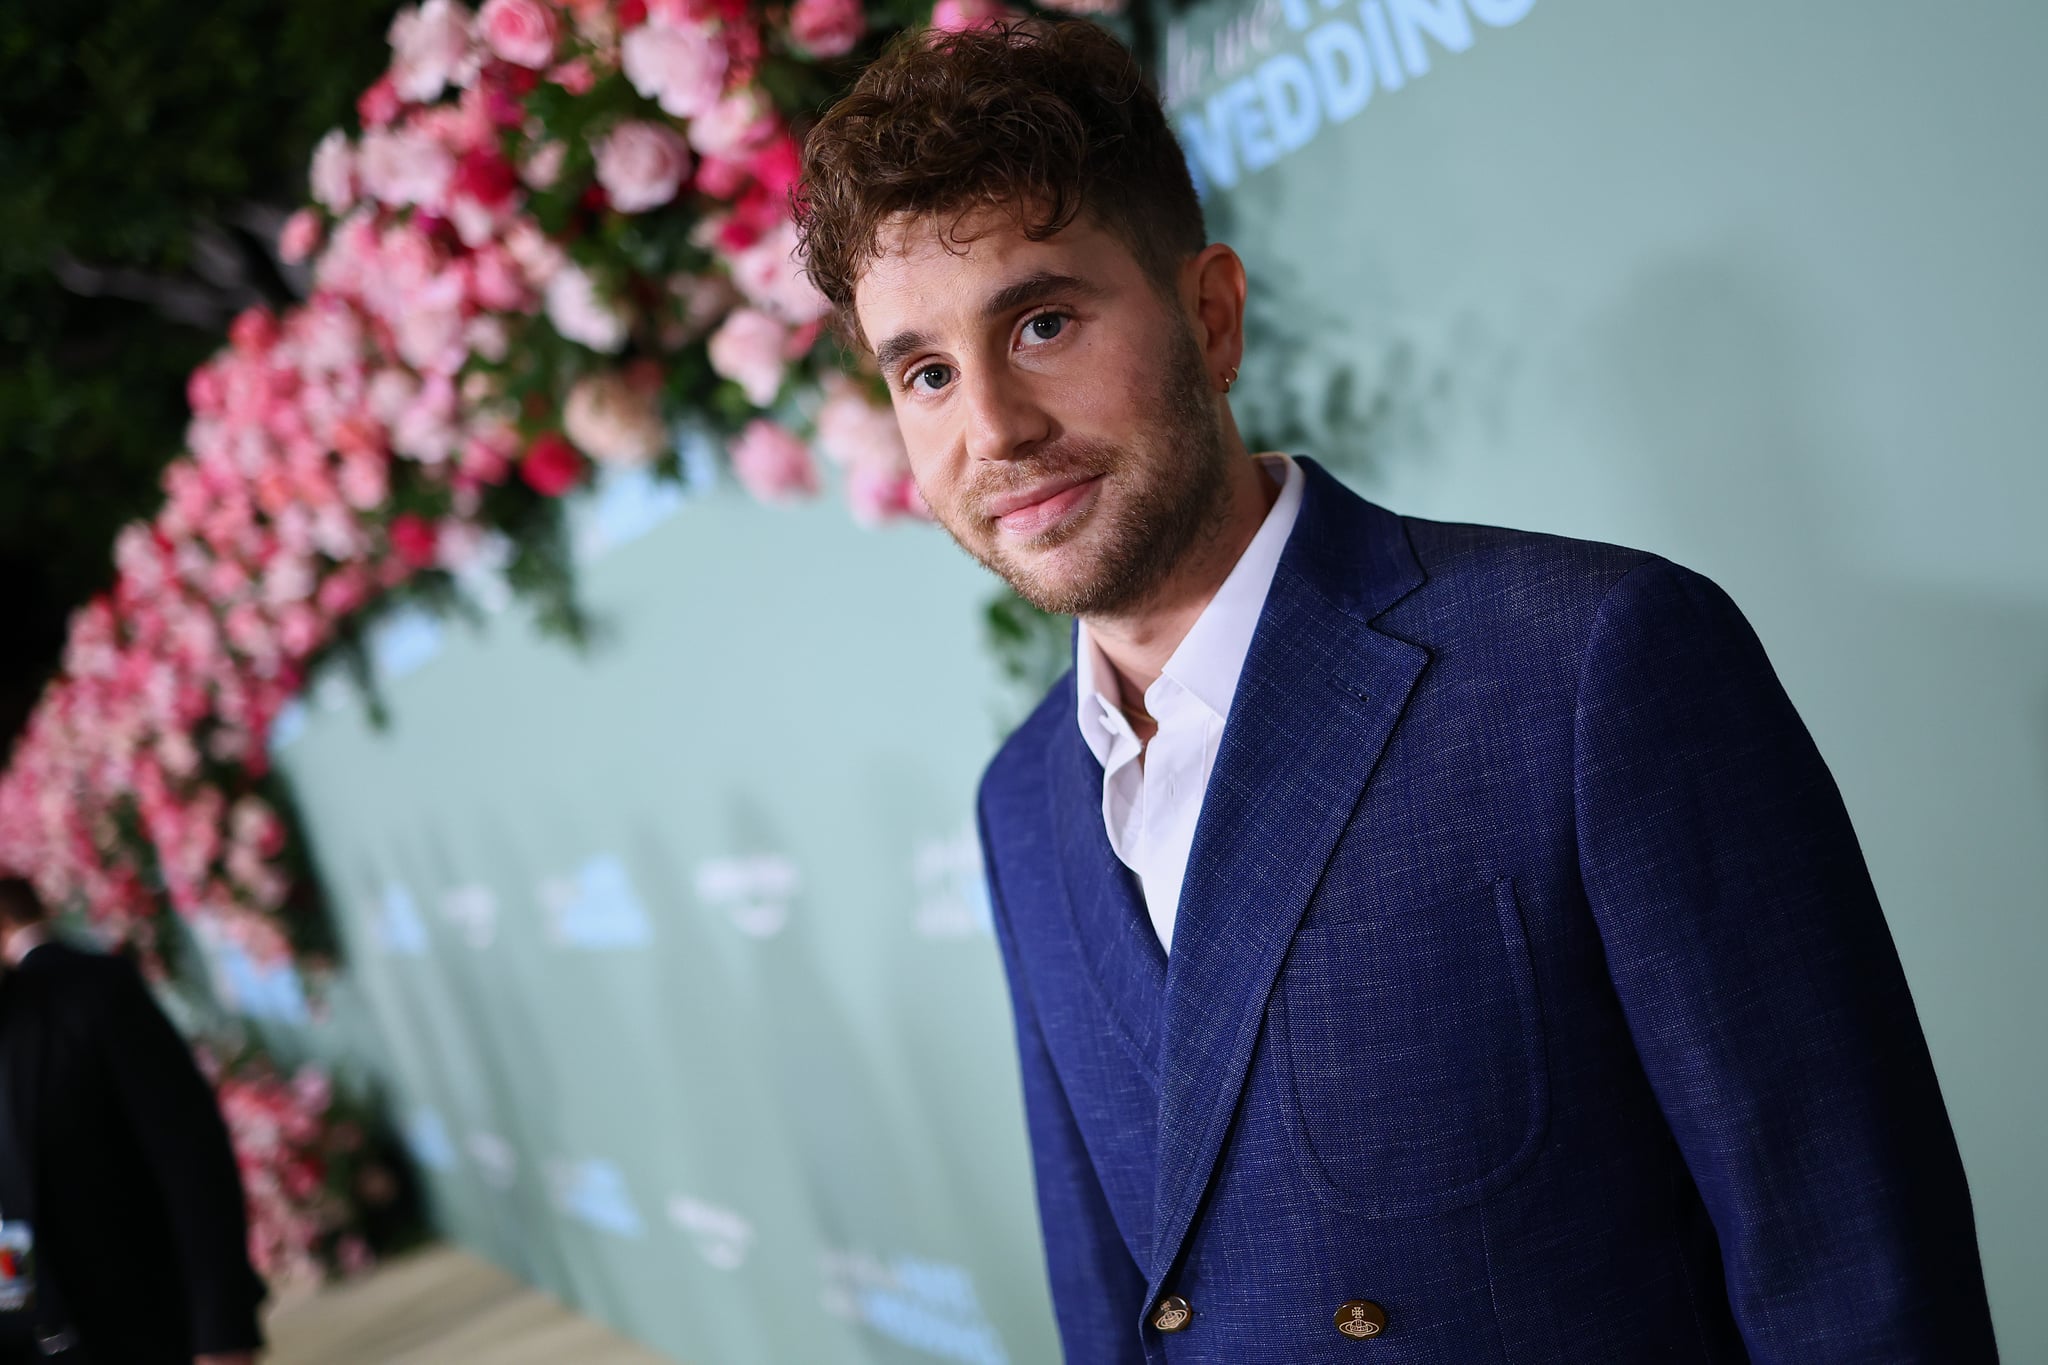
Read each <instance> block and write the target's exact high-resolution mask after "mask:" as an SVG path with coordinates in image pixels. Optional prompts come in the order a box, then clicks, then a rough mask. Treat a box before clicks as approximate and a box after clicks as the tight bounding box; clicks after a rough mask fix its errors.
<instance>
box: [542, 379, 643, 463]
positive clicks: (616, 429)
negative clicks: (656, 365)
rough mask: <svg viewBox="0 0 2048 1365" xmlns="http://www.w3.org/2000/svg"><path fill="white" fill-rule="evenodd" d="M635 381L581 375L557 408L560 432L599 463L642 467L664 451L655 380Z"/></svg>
mask: <svg viewBox="0 0 2048 1365" xmlns="http://www.w3.org/2000/svg"><path fill="white" fill-rule="evenodd" d="M653 379H654V381H655V382H653V383H647V382H644V381H643V382H635V380H634V379H632V378H629V377H628V376H626V375H623V374H618V373H616V372H614V373H606V374H592V375H586V376H584V377H583V378H582V379H579V380H577V381H576V383H575V384H574V386H572V387H571V388H570V390H569V397H568V399H567V400H566V401H565V402H564V403H563V404H562V430H563V432H564V433H566V434H567V435H568V437H569V439H570V440H572V441H574V442H575V443H576V444H577V445H578V446H580V447H581V448H582V449H583V450H585V451H587V452H588V453H589V454H590V456H591V457H592V458H593V459H596V460H598V461H599V462H601V463H604V464H627V465H637V464H646V463H647V462H648V461H649V460H652V459H653V458H654V457H655V456H657V455H659V454H661V452H662V451H663V450H664V449H666V448H667V446H668V432H667V430H666V429H665V428H664V427H663V426H662V423H661V407H660V389H659V383H660V377H659V375H655V376H653Z"/></svg>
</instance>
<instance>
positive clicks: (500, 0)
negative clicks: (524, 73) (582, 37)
mask: <svg viewBox="0 0 2048 1365" xmlns="http://www.w3.org/2000/svg"><path fill="white" fill-rule="evenodd" d="M476 18H477V27H478V28H479V29H480V30H482V32H483V39H484V46H486V47H488V48H490V50H491V51H493V52H495V53H497V54H498V55H499V56H500V57H503V58H504V59H505V60H506V61H508V62H511V63H512V64H513V65H514V66H524V67H528V68H531V69H532V70H535V71H538V70H540V69H541V68H542V67H544V66H546V65H547V64H548V63H549V62H550V61H553V60H554V56H555V43H556V41H557V40H558V39H559V38H560V36H561V34H560V29H559V26H558V25H557V24H556V23H555V11H554V7H553V6H552V5H548V4H544V3H542V0H485V2H484V7H483V9H482V10H480V11H479V12H478V13H477V17H476Z"/></svg>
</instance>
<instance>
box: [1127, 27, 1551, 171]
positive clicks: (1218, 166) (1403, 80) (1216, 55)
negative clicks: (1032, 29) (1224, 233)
mask: <svg viewBox="0 0 2048 1365" xmlns="http://www.w3.org/2000/svg"><path fill="white" fill-rule="evenodd" d="M1535 6H1536V0H1357V2H1356V3H1354V2H1353V0H1259V3H1257V4H1254V5H1253V6H1251V7H1250V8H1249V9H1248V10H1247V11H1245V13H1244V14H1243V15H1241V16H1240V17H1238V18H1235V19H1233V20H1230V21H1228V22H1226V23H1225V25H1224V26H1223V28H1222V30H1221V31H1220V32H1219V33H1218V34H1217V35H1216V36H1215V38H1214V40H1213V41H1212V42H1210V43H1202V44H1198V43H1194V42H1191V41H1190V40H1189V39H1188V37H1187V35H1186V33H1185V32H1184V31H1183V30H1182V29H1181V27H1180V26H1179V25H1175V26H1174V27H1173V28H1172V29H1170V30H1169V31H1168V34H1167V43H1166V79H1165V82H1164V84H1165V94H1166V102H1167V104H1168V105H1169V106H1170V107H1172V108H1173V109H1175V110H1176V111H1181V112H1180V117H1179V118H1178V120H1177V125H1176V126H1177V128H1178V130H1179V133H1180V139H1181V143H1182V145H1183V146H1185V147H1186V148H1187V153H1188V169H1189V170H1191V171H1192V172H1193V173H1194V177H1195V184H1196V187H1197V188H1198V189H1200V190H1201V191H1202V193H1203V194H1205V195H1206V194H1207V193H1208V192H1209V190H1210V189H1211V188H1212V187H1213V188H1217V189H1229V188H1230V187H1231V186H1233V185H1235V184H1237V182H1238V180H1239V178H1240V177H1242V176H1245V175H1250V174H1252V173H1254V172H1256V171H1262V170H1265V169H1266V168H1267V167H1268V166H1271V165H1273V164H1274V163H1276V162H1278V161H1279V160H1280V159H1281V158H1282V157H1285V156H1288V155H1290V154H1292V153H1294V152H1298V151H1300V150H1301V149H1302V148H1303V147H1306V146H1307V145H1308V144H1309V143H1310V142H1311V141H1313V140H1314V138H1315V136H1316V134H1317V133H1319V132H1321V131H1322V129H1323V128H1324V127H1326V126H1329V125H1333V124H1338V123H1344V122H1346V121H1348V120H1350V119H1353V118H1356V117H1357V116H1358V115H1359V114H1361V113H1363V112H1365V107H1366V106H1367V105H1368V104H1370V103H1371V102H1372V97H1373V93H1374V92H1375V91H1384V92H1386V93H1388V94H1392V93H1393V92H1394V91H1396V90H1399V89H1401V88H1402V87H1403V86H1405V85H1407V84H1408V82H1410V81H1412V80H1419V79H1421V78H1422V77H1424V76H1426V75H1428V74H1429V72H1430V69H1431V68H1430V61H1431V58H1430V48H1431V46H1432V45H1434V46H1435V47H1436V48H1438V49H1439V50H1441V51H1442V52H1445V53H1449V54H1457V53H1461V52H1464V51H1466V50H1468V49H1469V48H1470V47H1471V46H1472V43H1473V39H1474V38H1475V36H1476V30H1475V29H1474V27H1473V20H1475V19H1476V20H1478V21H1479V23H1480V24H1482V25H1485V26H1486V27H1489V28H1506V27H1508V26H1509V25H1510V24H1515V23H1519V22H1521V20H1522V19H1523V18H1524V17H1525V16H1526V15H1527V14H1528V13H1529V11H1530V10H1532V9H1534V8H1535ZM1279 23H1284V24H1285V25H1286V26H1287V28H1288V29H1290V30H1292V31H1293V32H1295V33H1300V34H1303V35H1304V36H1303V38H1302V40H1301V50H1300V51H1298V52H1294V51H1287V52H1275V53H1273V54H1272V55H1271V56H1268V57H1266V58H1264V60H1260V61H1258V63H1257V65H1256V66H1251V69H1250V70H1248V71H1247V70H1244V68H1245V67H1246V66H1249V65H1250V64H1251V62H1252V61H1253V60H1255V59H1256V58H1257V57H1258V54H1259V53H1261V52H1263V51H1265V50H1266V49H1267V48H1268V47H1270V46H1271V45H1272V44H1273V42H1274V40H1275V34H1274V29H1275V28H1276V26H1277V25H1278V24H1279ZM1219 81H1220V82H1223V84H1222V85H1221V86H1220V88H1217V89H1216V90H1215V93H1214V94H1212V95H1210V96H1209V98H1208V100H1207V102H1206V103H1204V104H1202V105H1201V106H1200V107H1199V108H1196V106H1195V93H1196V91H1197V90H1200V89H1203V88H1207V87H1210V86H1212V85H1213V84H1214V83H1216V82H1219Z"/></svg>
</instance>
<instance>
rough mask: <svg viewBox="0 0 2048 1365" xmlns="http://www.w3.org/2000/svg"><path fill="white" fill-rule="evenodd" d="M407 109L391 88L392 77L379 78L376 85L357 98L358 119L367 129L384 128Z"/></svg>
mask: <svg viewBox="0 0 2048 1365" xmlns="http://www.w3.org/2000/svg"><path fill="white" fill-rule="evenodd" d="M403 108H405V101H404V100H402V99H400V98H399V97H398V92H397V91H396V90H394V89H392V87H391V77H390V76H389V75H388V74H386V75H383V76H379V77H378V78H377V80H376V82H375V83H374V84H372V85H371V86H370V88H369V89H368V90H365V91H364V92H363V93H362V94H360V95H358V96H356V117H357V118H358V119H360V120H361V121H362V125H363V127H365V128H382V127H383V126H384V125H385V124H387V123H389V122H391V120H393V119H395V118H397V117H398V111H399V110H401V109H403Z"/></svg>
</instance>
